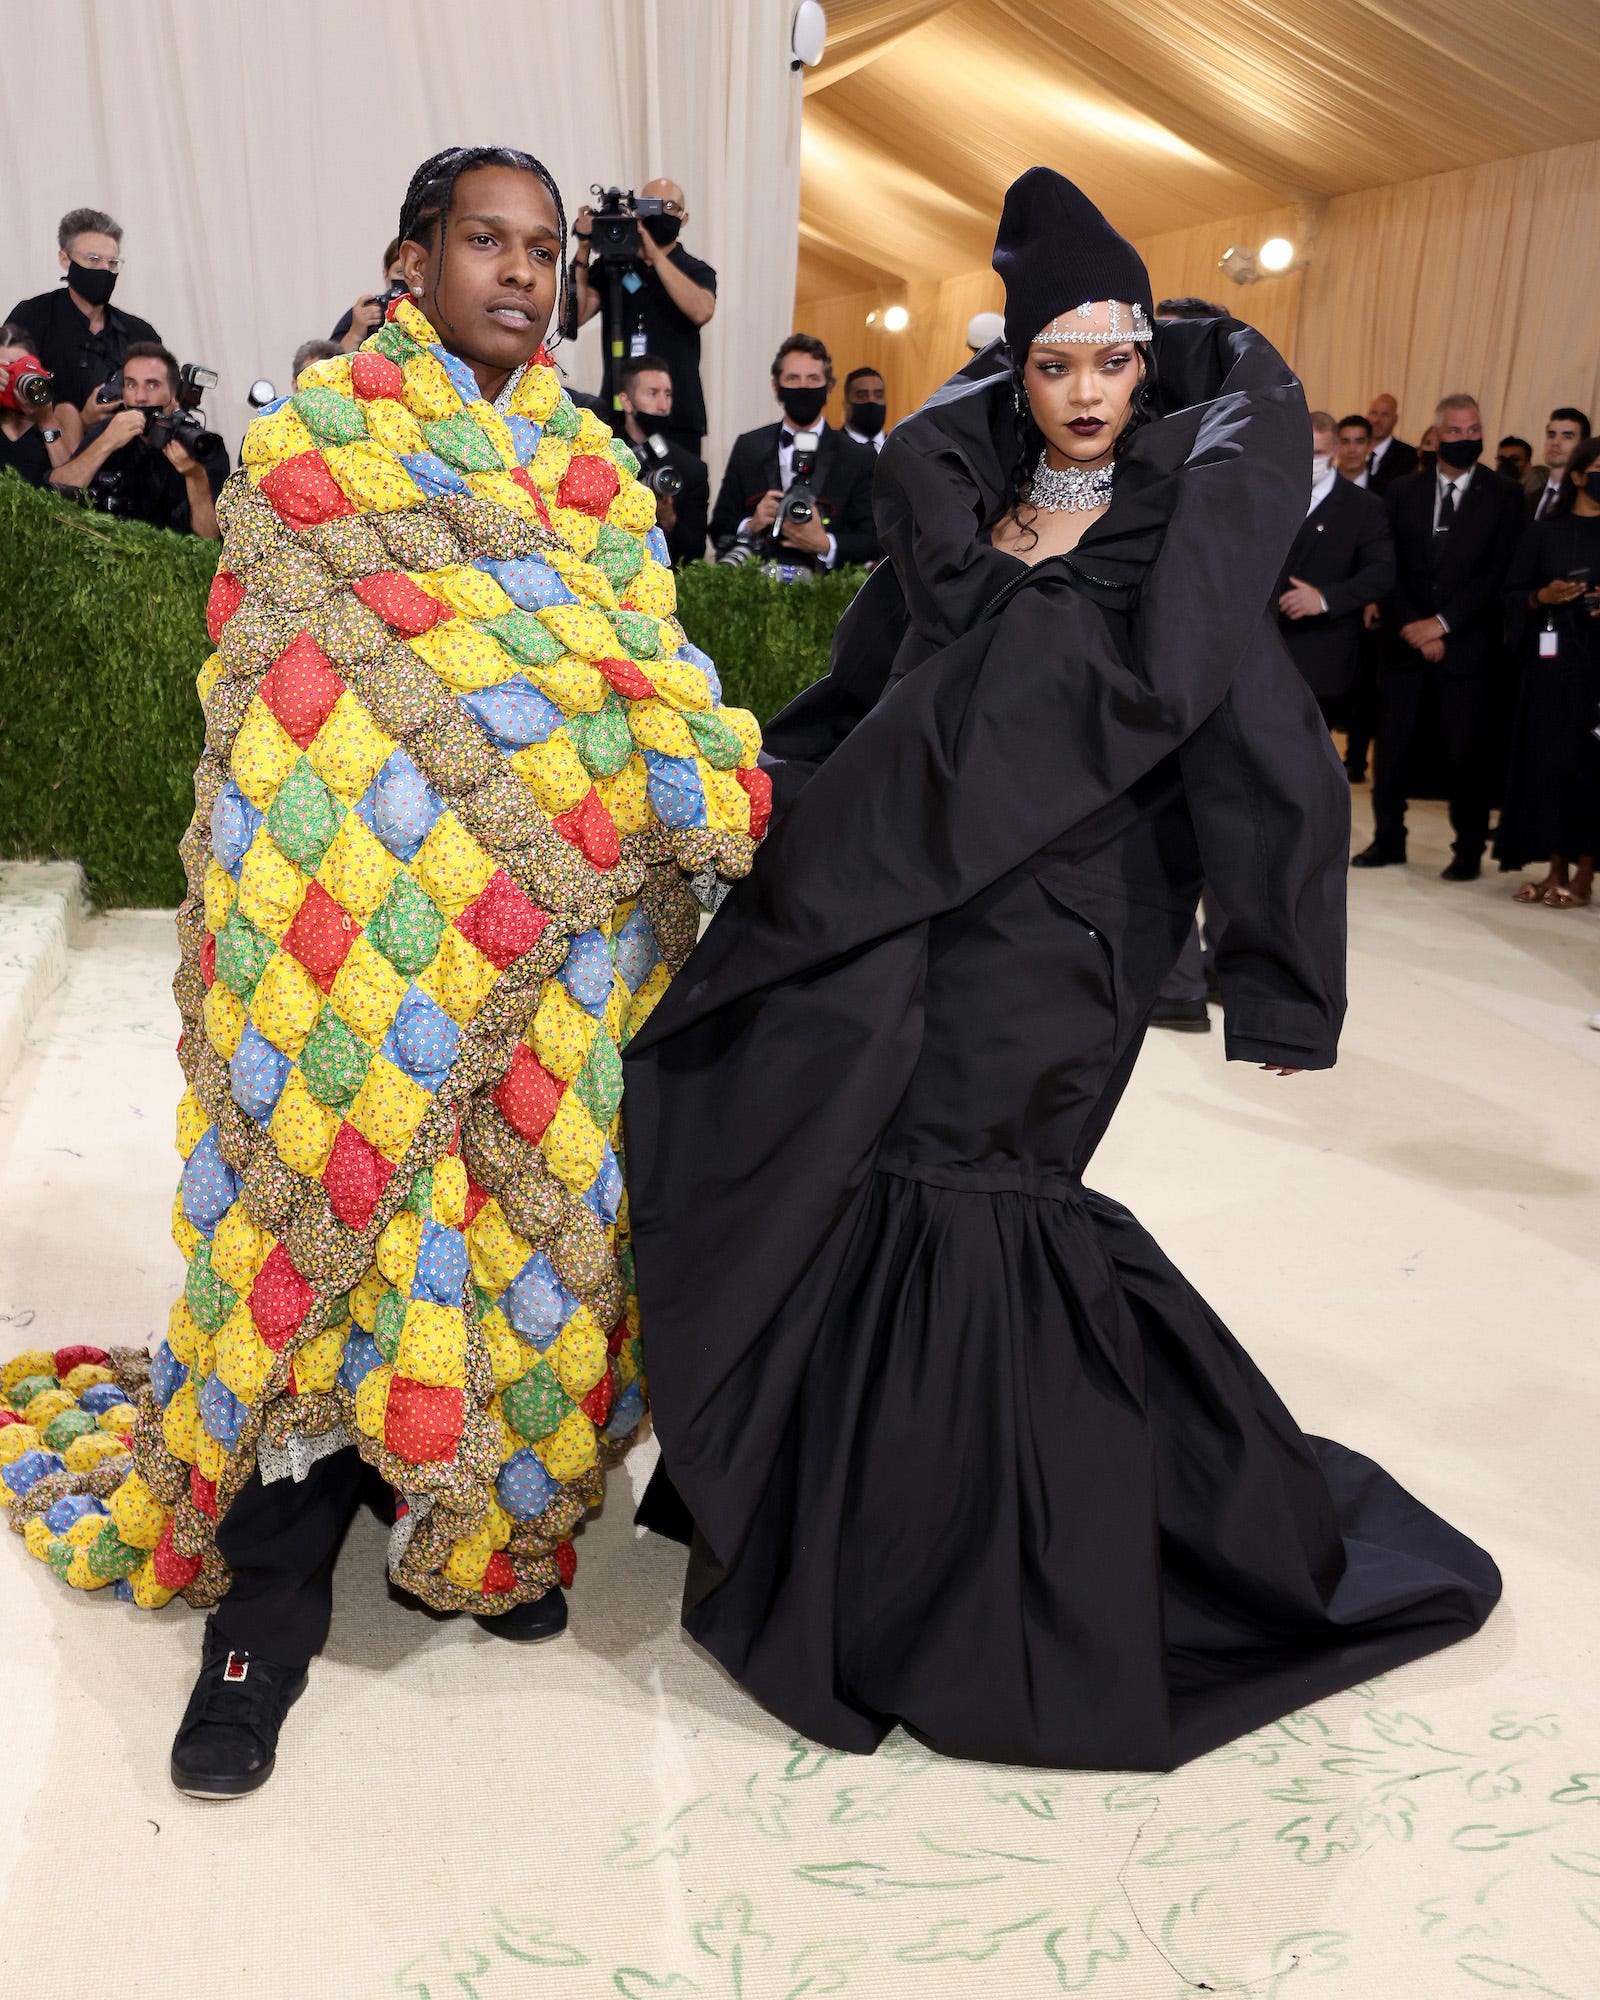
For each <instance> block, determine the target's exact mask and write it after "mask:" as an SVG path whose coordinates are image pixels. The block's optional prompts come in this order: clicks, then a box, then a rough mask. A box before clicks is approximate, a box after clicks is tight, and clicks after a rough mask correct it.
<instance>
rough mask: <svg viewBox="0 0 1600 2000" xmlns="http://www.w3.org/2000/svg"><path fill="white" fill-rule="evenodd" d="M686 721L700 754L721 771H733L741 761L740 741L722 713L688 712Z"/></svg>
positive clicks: (685, 717)
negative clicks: (723, 718) (702, 713)
mask: <svg viewBox="0 0 1600 2000" xmlns="http://www.w3.org/2000/svg"><path fill="white" fill-rule="evenodd" d="M683 719H684V721H685V722H687V723H688V725H689V734H690V735H691V736H692V737H693V738H694V740H695V742H696V744H697V745H698V746H699V750H700V755H701V756H702V757H704V758H705V760H706V762H707V763H708V764H714V765H715V766H716V767H717V769H718V770H719V771H731V770H733V768H734V767H735V765H737V763H738V762H739V757H740V743H739V739H738V737H737V736H735V735H734V733H733V731H732V730H731V729H730V728H729V727H728V725H727V724H726V723H725V722H724V721H723V720H722V717H721V716H720V715H714V714H706V715H695V714H693V713H690V714H686V715H685V716H684V718H683Z"/></svg>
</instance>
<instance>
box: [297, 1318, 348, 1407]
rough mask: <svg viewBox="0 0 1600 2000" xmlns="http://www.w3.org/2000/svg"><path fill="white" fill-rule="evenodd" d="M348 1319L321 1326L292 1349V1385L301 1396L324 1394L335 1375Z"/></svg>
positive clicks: (346, 1335)
mask: <svg viewBox="0 0 1600 2000" xmlns="http://www.w3.org/2000/svg"><path fill="white" fill-rule="evenodd" d="M349 1337H350V1322H349V1321H348V1320H344V1321H342V1322H341V1323H340V1324H339V1325H338V1326H325V1327H324V1328H323V1329H322V1331H321V1332H320V1333H314V1334H313V1335H312V1336H311V1338H310V1339H309V1340H307V1341H305V1342H303V1343H302V1344H301V1345H300V1346H299V1347H297V1348H296V1349H295V1351H294V1379H295V1385H296V1387H297V1388H298V1389H299V1391H300V1393H301V1395H302V1396H325V1395H326V1394H327V1393H328V1391H329V1390H330V1389H331V1388H332V1387H333V1385H334V1382H335V1381H336V1380H337V1378H338V1374H339V1363H340V1362H341V1361H343V1359H344V1344H345V1342H346V1340H347V1339H348V1338H349Z"/></svg>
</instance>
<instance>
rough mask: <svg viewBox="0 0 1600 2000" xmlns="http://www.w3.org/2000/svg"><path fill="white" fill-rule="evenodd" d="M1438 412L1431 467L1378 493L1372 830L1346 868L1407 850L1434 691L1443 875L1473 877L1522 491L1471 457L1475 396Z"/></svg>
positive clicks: (1477, 443) (1478, 445)
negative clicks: (1381, 638)
mask: <svg viewBox="0 0 1600 2000" xmlns="http://www.w3.org/2000/svg"><path fill="white" fill-rule="evenodd" d="M1435 421H1436V423H1437V426H1438V431H1439V446H1438V454H1439V455H1438V462H1437V464H1436V465H1435V466H1434V467H1433V468H1432V469H1431V470H1429V471H1425V472H1416V473H1413V474H1412V475H1411V476H1410V477H1409V478H1407V479H1402V480H1399V481H1397V482H1396V484H1395V485H1394V486H1393V488H1391V490H1390V492H1389V494H1388V495H1387V499H1386V505H1387V506H1388V509H1389V526H1390V531H1391V533H1392V534H1393V536H1394V546H1395V562H1396V582H1395V588H1394V591H1393V593H1392V595H1391V596H1390V598H1389V600H1388V602H1387V603H1386V605H1385V606H1384V624H1385V627H1386V630H1387V637H1388V645H1387V648H1386V652H1385V656H1384V661H1383V669H1382V675H1381V706H1380V710H1379V718H1378V756H1377V777H1376V781H1375V783H1374V785H1373V794H1372V804H1373V818H1374V822H1375V838H1374V839H1373V841H1372V844H1371V846H1370V847H1366V848H1363V849H1362V851H1361V853H1359V854H1358V855H1356V856H1355V857H1354V861H1353V864H1352V865H1353V866H1355V867H1357V868H1382V867H1384V866H1386V865H1387V864H1388V863H1390V862H1396V861H1404V860H1405V858H1406V793H1405V786H1406V771H1407V766H1408V764H1409V762H1410V757H1411V749H1412V745H1413V743H1414V742H1415V740H1416V735H1417V726H1418V722H1419V719H1420V717H1421V716H1422V714H1423V712H1424V703H1425V699H1426V697H1427V695H1428V694H1429V693H1430V692H1431V693H1432V694H1433V695H1434V696H1435V698H1436V699H1437V701H1438V705H1439V715H1440V720H1441V723H1442V726H1443V736H1444V746H1445V758H1446V766H1447V770H1448V774H1449V775H1448V784H1449V800H1450V825H1451V828H1452V830H1453V831H1454V834H1455V843H1454V845H1455V858H1454V859H1453V860H1452V861H1451V863H1450V865H1449V867H1448V868H1446V869H1445V871H1444V879H1445V880H1446V881H1447V882H1471V881H1473V880H1475V879H1476V877H1477V875H1478V873H1479V868H1480V864H1481V862H1482V858H1483V850H1484V845H1485V843H1486V841H1487V840H1488V835H1489V799H1490V794H1491V791H1492V790H1493V752H1492V746H1491V743H1490V733H1491V723H1492V716H1493V704H1492V695H1493V678H1494V668H1495V664H1496V659H1497V656H1498V654H1499V651H1500V643H1501V638H1500V633H1501V624H1500V589H1501V585H1502V584H1503V582H1504V581H1505V574H1506V571H1507V570H1508V569H1509V568H1510V566H1511V558H1512V557H1513V555H1515V553H1516V548H1517V543H1518V541H1519V539H1520V538H1521V534H1522V495H1521V493H1520V492H1519V491H1518V489H1517V488H1516V487H1515V486H1513V485H1512V484H1511V482H1510V480H1508V479H1502V478H1500V477H1499V475H1498V474H1497V473H1494V472H1491V471H1490V470H1489V469H1488V468H1487V467H1486V466H1482V465H1480V464H1479V463H1478V459H1479V458H1480V457H1481V455H1482V452H1483V419H1482V417H1481V416H1480V414H1479V411H1478V405H1477V402H1476V400H1475V399H1474V398H1473V397H1471V396H1466V395H1458V396H1446V397H1445V399H1444V401H1443V402H1442V403H1440V405H1439V408H1438V410H1437V412H1436V413H1435Z"/></svg>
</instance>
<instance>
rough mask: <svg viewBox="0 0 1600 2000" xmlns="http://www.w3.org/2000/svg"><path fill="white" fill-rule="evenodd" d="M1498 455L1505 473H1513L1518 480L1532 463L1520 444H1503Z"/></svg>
mask: <svg viewBox="0 0 1600 2000" xmlns="http://www.w3.org/2000/svg"><path fill="white" fill-rule="evenodd" d="M1499 455H1500V459H1501V461H1502V463H1503V464H1504V466H1505V468H1506V470H1507V472H1514V473H1515V474H1516V475H1517V477H1518V478H1519V479H1520V478H1521V477H1522V475H1523V474H1524V473H1525V472H1526V471H1527V469H1528V467H1529V465H1530V464H1531V463H1532V460H1531V459H1530V458H1529V457H1528V454H1527V453H1526V452H1525V451H1524V450H1523V448H1522V446H1521V445H1520V444H1503V445H1502V446H1501V447H1500V454H1499Z"/></svg>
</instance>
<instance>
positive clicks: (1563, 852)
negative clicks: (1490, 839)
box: [1494, 438, 1600, 910]
mask: <svg viewBox="0 0 1600 2000" xmlns="http://www.w3.org/2000/svg"><path fill="white" fill-rule="evenodd" d="M1597 464H1600V438H1590V439H1588V440H1587V441H1586V442H1585V443H1583V444H1581V445H1580V446H1579V447H1578V449H1577V450H1576V451H1575V452H1574V453H1573V454H1572V462H1571V464H1570V465H1569V466H1568V467H1567V476H1566V479H1565V481H1564V482H1563V485H1562V488H1561V492H1560V494H1559V495H1558V497H1557V499H1556V504H1555V506H1554V508H1553V509H1552V510H1551V512H1550V513H1549V514H1547V515H1546V516H1545V518H1544V519H1543V520H1542V521H1535V522H1534V523H1533V524H1532V525H1531V526H1530V527H1529V529H1528V532H1527V534H1526V535H1525V536H1524V537H1523V541H1522V547H1521V548H1520V549H1519V550H1518V551H1517V558H1516V561H1515V562H1514V563H1513V564H1512V565H1511V570H1510V574H1509V575H1508V576H1507V577H1506V613H1507V618H1508V621H1509V625H1510V630H1511V636H1512V643H1513V645H1514V647H1515V649H1516V655H1517V716H1516V722H1515V724H1514V725H1513V728H1512V734H1511V770H1510V775H1509V778H1508V780H1507V784H1506V802H1505V805H1504V807H1503V808H1502V810H1501V814H1500V825H1499V828H1498V830H1497V831H1496V833H1495V841H1494V851H1495V858H1496V860H1498V862H1499V863H1500V866H1501V868H1502V869H1511V868H1529V867H1532V866H1533V864H1534V863H1535V862H1539V861H1548V863H1549V869H1548V872H1547V873H1546V875H1545V878H1544V880H1543V881H1542V882H1524V883H1523V885H1522V886H1521V888H1519V889H1518V891H1517V901H1518V902H1519V903H1545V904H1547V905H1548V906H1549V907H1550V908H1552V909H1557V910H1572V909H1578V908H1581V907H1582V906H1583V905H1584V904H1585V903H1587V902H1588V901H1589V899H1590V896H1591V894H1592V893H1593V889H1594V858H1595V854H1596V851H1597V850H1600V742H1596V740H1595V736H1594V729H1595V725H1596V724H1597V723H1600V471H1597V470H1596V466H1597Z"/></svg>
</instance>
